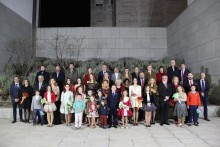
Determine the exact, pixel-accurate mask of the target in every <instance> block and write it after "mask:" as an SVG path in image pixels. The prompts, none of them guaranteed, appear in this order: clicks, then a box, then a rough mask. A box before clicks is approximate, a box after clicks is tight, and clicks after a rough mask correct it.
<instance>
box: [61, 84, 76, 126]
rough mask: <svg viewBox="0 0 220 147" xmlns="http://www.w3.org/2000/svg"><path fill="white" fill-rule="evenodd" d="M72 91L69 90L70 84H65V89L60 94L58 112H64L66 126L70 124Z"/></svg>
mask: <svg viewBox="0 0 220 147" xmlns="http://www.w3.org/2000/svg"><path fill="white" fill-rule="evenodd" d="M73 101H74V98H73V93H72V92H71V91H70V85H68V84H66V85H65V91H63V92H62V94H61V106H60V112H61V113H62V114H65V121H66V126H70V123H71V115H72V113H73Z"/></svg>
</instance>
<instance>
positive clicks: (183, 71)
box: [179, 63, 189, 85]
mask: <svg viewBox="0 0 220 147" xmlns="http://www.w3.org/2000/svg"><path fill="white" fill-rule="evenodd" d="M188 73H189V70H188V69H186V65H185V64H184V63H182V64H181V69H180V71H179V81H180V84H181V85H184V81H186V79H187V76H188Z"/></svg>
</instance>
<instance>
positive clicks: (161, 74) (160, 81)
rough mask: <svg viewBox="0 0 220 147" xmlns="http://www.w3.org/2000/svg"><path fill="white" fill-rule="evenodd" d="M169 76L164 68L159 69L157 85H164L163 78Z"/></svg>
mask: <svg viewBox="0 0 220 147" xmlns="http://www.w3.org/2000/svg"><path fill="white" fill-rule="evenodd" d="M164 75H167V73H166V71H165V69H164V67H163V66H160V67H159V70H158V73H157V74H156V81H157V85H159V84H161V83H162V76H164Z"/></svg>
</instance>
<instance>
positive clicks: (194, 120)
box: [189, 105, 198, 124]
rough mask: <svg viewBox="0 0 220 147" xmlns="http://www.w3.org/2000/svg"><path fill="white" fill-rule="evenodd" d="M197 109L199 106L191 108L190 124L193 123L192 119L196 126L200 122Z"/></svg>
mask: <svg viewBox="0 0 220 147" xmlns="http://www.w3.org/2000/svg"><path fill="white" fill-rule="evenodd" d="M197 109H198V106H197V105H190V106H189V123H192V119H193V123H194V124H195V123H197V122H198V114H197V111H196V110H197Z"/></svg>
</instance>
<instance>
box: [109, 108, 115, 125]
mask: <svg viewBox="0 0 220 147" xmlns="http://www.w3.org/2000/svg"><path fill="white" fill-rule="evenodd" d="M116 124H117V109H111V108H110V111H109V126H112V125H113V126H116Z"/></svg>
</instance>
